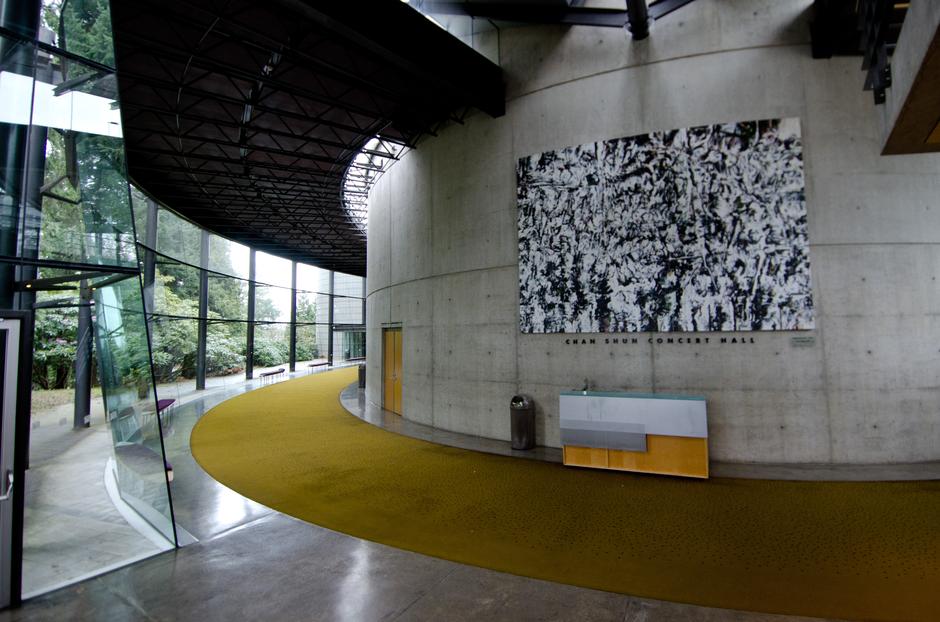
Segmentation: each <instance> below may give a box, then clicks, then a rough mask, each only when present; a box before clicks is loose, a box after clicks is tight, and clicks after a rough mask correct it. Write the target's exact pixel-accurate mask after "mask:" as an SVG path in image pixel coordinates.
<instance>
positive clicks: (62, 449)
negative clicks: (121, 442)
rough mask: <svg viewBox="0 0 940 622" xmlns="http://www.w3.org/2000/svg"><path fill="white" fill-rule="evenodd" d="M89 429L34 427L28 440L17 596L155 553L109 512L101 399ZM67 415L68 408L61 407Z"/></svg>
mask: <svg viewBox="0 0 940 622" xmlns="http://www.w3.org/2000/svg"><path fill="white" fill-rule="evenodd" d="M97 402H98V404H97V406H98V407H97V409H95V410H94V411H93V414H92V427H91V428H88V429H85V430H73V429H72V426H71V416H69V417H68V418H67V421H66V423H64V424H62V425H59V424H58V422H55V423H53V422H52V421H51V420H50V421H42V422H41V425H39V426H38V427H36V428H34V429H33V430H32V432H31V438H30V441H31V443H30V445H31V446H30V449H31V452H30V453H31V455H30V467H31V468H30V469H29V470H28V471H27V473H26V499H27V503H26V515H25V518H24V524H25V531H24V534H23V540H24V542H23V593H24V594H25V595H29V594H36V593H40V592H43V591H47V590H49V589H53V588H54V587H57V586H60V585H63V584H66V583H70V582H72V581H75V580H77V579H79V578H81V577H85V576H88V575H89V574H90V573H93V572H101V571H102V570H103V569H106V568H109V567H113V566H115V565H117V564H122V563H128V562H130V561H133V560H135V559H140V558H141V557H146V556H149V555H153V554H155V553H159V552H160V551H161V550H162V549H160V548H158V547H157V546H156V545H154V544H153V543H151V542H150V541H148V540H146V539H145V538H142V537H141V535H140V534H139V533H138V532H137V531H135V530H134V529H133V528H132V527H131V526H130V525H128V524H127V522H126V521H125V520H124V518H123V517H122V516H121V514H120V513H119V512H118V511H117V509H116V508H115V507H114V504H113V503H112V502H111V499H110V497H108V493H107V491H106V490H105V483H104V467H105V463H106V462H107V460H108V457H109V456H111V455H112V451H111V432H110V430H109V429H108V427H107V426H106V425H105V424H104V413H103V412H102V409H101V404H100V402H101V400H97ZM69 408H70V407H69Z"/></svg>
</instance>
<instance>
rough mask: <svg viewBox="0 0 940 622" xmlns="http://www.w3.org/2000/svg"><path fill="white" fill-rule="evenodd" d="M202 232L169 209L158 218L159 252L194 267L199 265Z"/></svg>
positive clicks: (159, 214)
mask: <svg viewBox="0 0 940 622" xmlns="http://www.w3.org/2000/svg"><path fill="white" fill-rule="evenodd" d="M201 244H202V230H201V229H200V228H199V227H197V226H196V225H194V224H192V223H191V222H189V221H188V220H183V219H182V218H180V217H179V216H177V215H176V214H174V213H173V212H171V211H170V210H168V209H161V210H160V211H159V213H158V216H157V249H156V250H157V251H159V252H160V253H162V254H164V255H166V256H168V257H172V258H173V259H178V260H179V261H182V262H185V263H188V264H190V265H193V266H198V265H200V264H199V259H200V258H199V254H200V248H201Z"/></svg>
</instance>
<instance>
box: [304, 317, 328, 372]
mask: <svg viewBox="0 0 940 622" xmlns="http://www.w3.org/2000/svg"><path fill="white" fill-rule="evenodd" d="M318 329H319V327H318V326H317V325H315V324H298V325H297V370H298V371H300V370H302V369H303V368H304V367H309V366H311V365H312V364H317V363H325V362H326V343H325V342H320V341H317V332H318Z"/></svg>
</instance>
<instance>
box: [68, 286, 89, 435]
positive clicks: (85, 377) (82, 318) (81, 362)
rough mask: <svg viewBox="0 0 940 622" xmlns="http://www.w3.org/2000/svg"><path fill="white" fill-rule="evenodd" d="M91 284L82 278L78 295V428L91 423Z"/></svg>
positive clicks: (76, 358)
mask: <svg viewBox="0 0 940 622" xmlns="http://www.w3.org/2000/svg"><path fill="white" fill-rule="evenodd" d="M91 305H92V299H91V286H89V284H88V281H87V280H86V279H82V280H81V284H80V286H79V296H78V332H77V335H76V337H77V344H76V350H75V412H74V415H73V417H72V427H73V428H74V429H76V430H78V429H81V428H87V427H89V426H90V425H91V353H92V330H93V327H92V323H91Z"/></svg>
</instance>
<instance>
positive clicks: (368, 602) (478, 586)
mask: <svg viewBox="0 0 940 622" xmlns="http://www.w3.org/2000/svg"><path fill="white" fill-rule="evenodd" d="M61 620H70V621H76V622H78V621H86V620H87V621H89V622H91V621H101V620H109V621H110V620H114V621H122V620H159V621H170V620H181V621H182V620H199V621H200V622H216V621H218V622H231V621H233V620H272V621H273V620H277V621H280V620H305V621H306V620H310V621H320V620H322V621H324V622H326V621H347V620H348V621H350V622H371V621H379V620H383V621H391V620H395V621H398V622H404V621H406V620H433V621H435V622H439V621H447V620H480V621H484V620H485V621H494V622H499V621H503V620H505V621H512V622H527V621H544V622H552V621H570V620H583V621H594V620H596V621H598V622H608V621H609V622H641V621H642V622H684V621H686V620H695V621H697V622H698V621H702V622H718V621H722V622H799V621H805V620H809V619H808V618H794V617H786V616H775V615H767V614H751V613H744V612H738V611H729V610H725V609H708V608H703V607H695V606H691V605H682V604H677V603H666V602H662V601H655V600H647V599H638V598H632V597H630V596H623V595H620V594H610V593H607V592H598V591H595V590H586V589H582V588H577V587H572V586H568V585H559V584H556V583H549V582H546V581H538V580H535V579H528V578H525V577H517V576H513V575H508V574H503V573H499V572H494V571H492V570H485V569H482V568H475V567H473V566H464V565H461V564H455V563H452V562H448V561H444V560H441V559H435V558H433V557H426V556H424V555H418V554H417V553H410V552H408V551H402V550H399V549H394V548H391V547H387V546H383V545H381V544H375V543H372V542H368V541H365V540H359V539H357V538H351V537H349V536H345V535H342V534H339V533H336V532H332V531H329V530H327V529H322V528H320V527H317V526H315V525H310V524H307V523H304V522H301V521H298V520H295V519H293V518H290V517H287V516H284V515H282V514H278V513H272V514H270V515H268V516H265V517H263V518H260V519H258V520H255V521H253V522H251V523H250V524H248V525H246V526H244V527H243V528H241V529H235V530H231V531H229V532H227V533H225V534H223V535H222V536H219V537H217V538H215V539H213V540H209V541H203V542H200V543H199V544H195V545H193V546H189V547H186V548H183V549H179V550H177V551H174V552H169V553H164V554H162V555H158V556H156V557H152V558H150V559H147V560H144V561H143V562H139V563H137V564H134V565H132V566H127V567H125V568H122V569H120V570H117V571H115V572H112V573H110V574H107V575H104V576H102V577H99V578H96V579H92V580H89V581H86V582H83V583H81V584H78V585H75V586H72V587H69V588H65V589H63V590H60V591H58V592H54V593H52V594H47V595H45V596H42V597H40V598H36V599H34V600H32V601H30V602H28V603H26V604H25V605H24V606H23V607H22V608H20V609H14V610H7V611H2V612H0V622H20V621H30V622H33V621H49V622H59V621H61Z"/></svg>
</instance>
